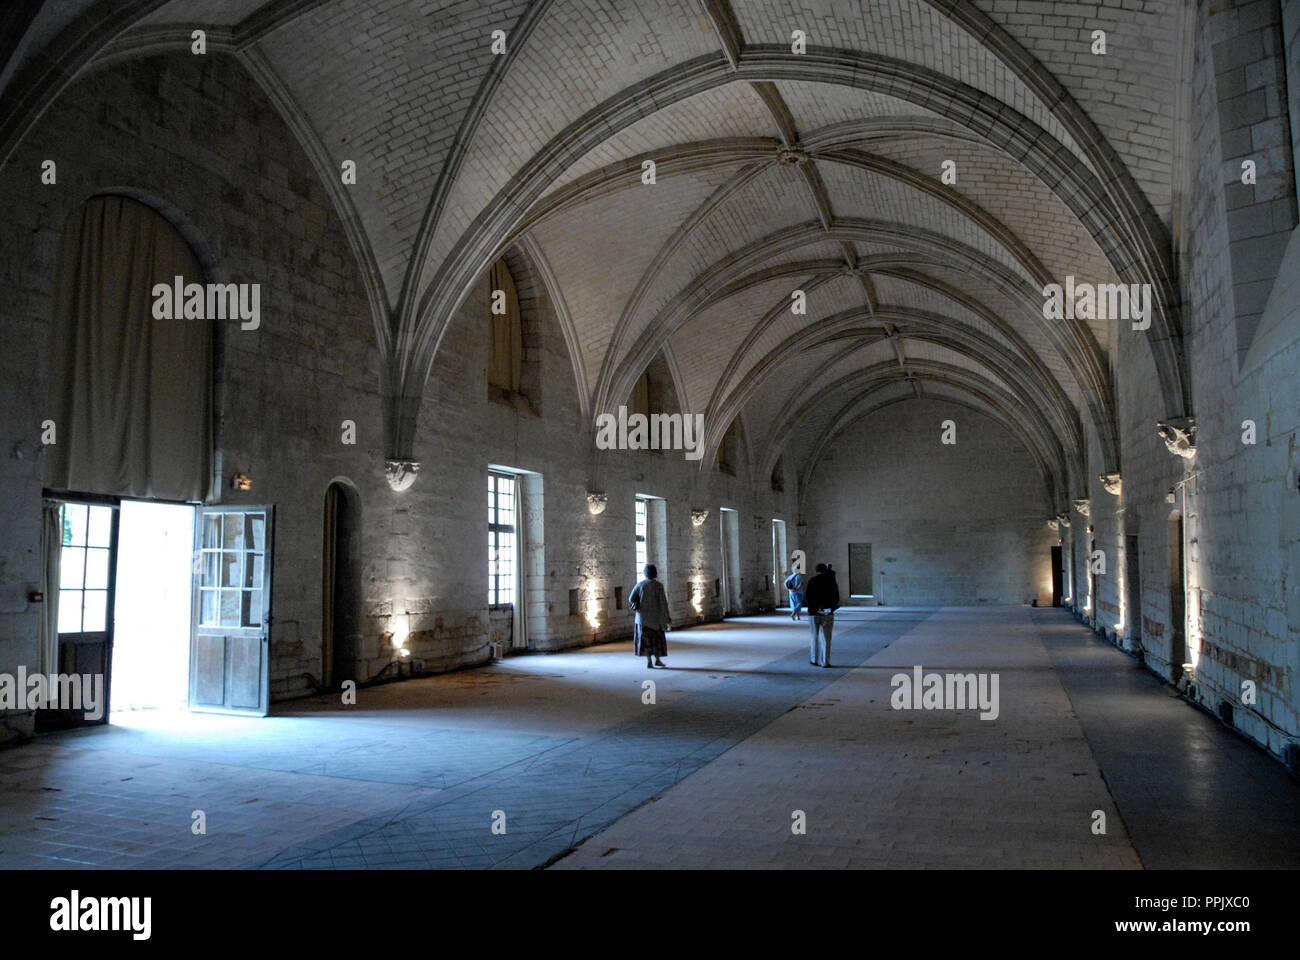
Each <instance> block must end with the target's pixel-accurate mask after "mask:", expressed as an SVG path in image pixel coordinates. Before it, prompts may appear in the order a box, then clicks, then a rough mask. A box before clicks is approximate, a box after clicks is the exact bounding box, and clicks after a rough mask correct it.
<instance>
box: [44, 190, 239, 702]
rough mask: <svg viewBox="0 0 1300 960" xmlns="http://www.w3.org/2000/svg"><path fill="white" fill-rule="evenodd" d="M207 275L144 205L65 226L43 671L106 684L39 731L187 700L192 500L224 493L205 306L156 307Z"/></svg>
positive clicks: (53, 386)
mask: <svg viewBox="0 0 1300 960" xmlns="http://www.w3.org/2000/svg"><path fill="white" fill-rule="evenodd" d="M206 279H207V276H206V271H205V269H204V267H203V265H202V262H201V260H200V258H199V256H198V254H197V253H196V252H195V250H194V248H193V246H192V245H191V243H190V241H189V240H187V239H186V237H185V236H184V235H183V234H182V233H181V231H180V229H178V227H177V226H176V225H174V224H173V223H172V221H171V220H170V219H169V218H168V217H166V216H164V215H163V214H162V213H160V212H159V211H158V210H156V209H155V208H154V207H153V206H151V205H150V204H148V203H145V202H142V201H141V200H138V199H134V198H132V197H128V196H122V195H118V194H116V193H105V194H98V195H95V196H92V197H91V198H90V199H88V200H87V201H86V202H85V203H83V204H82V205H81V206H80V207H79V208H77V210H76V211H74V212H73V213H72V215H71V216H70V217H69V218H68V220H67V222H66V223H65V225H64V228H63V232H62V234H61V237H60V241H59V247H58V257H57V260H56V263H55V278H54V284H53V289H54V301H53V307H52V315H51V322H50V342H49V364H50V367H49V382H48V393H47V397H46V409H47V411H48V412H49V420H48V421H47V427H48V429H49V430H50V431H51V442H50V443H49V445H48V446H47V447H45V458H46V459H45V477H44V487H45V489H44V497H45V504H44V509H43V517H42V519H43V536H42V552H43V563H42V566H43V572H44V584H45V591H44V592H45V594H46V597H47V600H46V606H45V610H44V613H45V615H44V617H43V618H42V626H41V638H40V646H39V650H38V666H39V668H40V670H41V671H42V672H46V673H53V672H57V673H60V674H63V673H69V674H75V675H77V676H80V677H83V678H89V679H90V680H93V682H94V683H95V684H101V681H102V694H101V695H100V696H98V697H97V698H96V699H97V700H98V701H99V702H98V703H97V704H96V706H95V709H94V710H93V711H90V712H86V711H81V713H82V714H83V719H79V718H78V717H77V716H76V714H77V713H78V711H77V710H72V711H63V710H60V711H57V712H55V713H53V714H52V715H51V716H49V717H45V716H44V715H42V716H41V717H39V718H38V722H40V723H41V724H42V726H45V725H50V726H56V727H57V726H62V725H65V724H67V723H80V722H99V723H103V722H107V720H108V702H109V701H111V703H112V706H113V709H114V710H116V711H118V713H119V715H124V714H123V711H125V710H144V709H157V708H168V709H170V708H181V707H184V706H185V705H186V702H187V688H188V686H189V682H188V678H189V675H190V671H191V665H192V664H191V661H192V657H193V652H192V649H191V644H190V641H191V627H192V619H193V616H192V615H193V603H194V596H195V594H194V593H193V589H192V588H193V582H192V580H191V573H192V572H193V573H195V574H197V573H198V572H199V571H198V569H197V566H198V559H197V554H196V552H195V551H196V547H195V543H194V524H195V508H194V506H193V504H195V503H198V502H202V501H205V500H207V499H208V498H209V496H210V495H211V492H212V482H213V462H214V458H213V431H212V421H213V416H212V412H213V376H212V371H213V364H214V351H215V337H214V328H213V324H212V323H211V322H210V318H209V317H207V316H206V315H204V314H203V312H202V311H200V312H199V313H198V315H195V316H177V315H173V314H171V313H170V311H165V310H164V311H160V310H159V305H158V294H157V287H158V286H160V285H161V286H164V287H166V288H167V289H169V290H171V289H174V287H173V285H174V284H175V283H177V282H180V283H182V284H183V285H184V284H190V285H198V286H199V287H200V288H202V287H203V285H204V281H206ZM55 436H57V440H54V439H53V437H55ZM231 594H232V596H233V595H234V591H233V590H232V591H231ZM261 649H262V648H261V646H260V645H258V646H257V647H256V650H257V652H258V656H260V655H261ZM254 673H255V674H256V671H254ZM259 682H260V675H259ZM259 689H260V686H259Z"/></svg>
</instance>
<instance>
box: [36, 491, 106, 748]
mask: <svg viewBox="0 0 1300 960" xmlns="http://www.w3.org/2000/svg"><path fill="white" fill-rule="evenodd" d="M59 526H60V529H61V536H60V538H59V545H58V546H57V548H56V549H58V550H59V551H60V556H59V565H58V569H59V583H58V584H57V587H56V588H57V589H58V604H59V611H58V612H59V621H58V633H59V639H58V666H57V672H58V673H59V674H62V675H64V676H71V675H75V676H77V677H78V678H79V679H78V681H77V683H78V689H79V690H81V691H82V692H81V703H80V704H79V705H78V704H64V705H63V709H48V710H38V711H37V713H36V729H37V730H39V731H42V732H43V731H47V730H61V729H64V728H67V727H80V726H89V725H93V724H101V723H108V691H109V687H110V682H109V681H110V679H111V678H110V670H111V668H112V664H113V599H114V594H115V591H114V579H115V576H116V572H117V506H116V505H115V504H112V503H110V502H108V501H106V500H105V501H103V502H93V503H90V502H71V501H69V502H65V503H63V505H62V507H61V508H60V512H59ZM47 599H48V598H47ZM88 685H89V686H90V687H91V689H95V690H98V691H99V702H98V703H96V704H95V705H94V709H85V708H86V707H87V706H88V705H89V701H88V699H87V698H88V693H87V690H86V688H87V686H88ZM24 692H25V691H24Z"/></svg>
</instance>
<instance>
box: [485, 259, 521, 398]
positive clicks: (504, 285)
mask: <svg viewBox="0 0 1300 960" xmlns="http://www.w3.org/2000/svg"><path fill="white" fill-rule="evenodd" d="M488 296H489V309H488V316H489V317H490V323H491V328H490V329H491V338H490V339H491V345H490V347H489V349H488V390H489V391H490V392H491V391H492V389H493V388H495V389H496V390H497V391H500V392H501V394H502V395H503V396H500V397H498V399H504V400H507V401H510V402H513V400H514V398H515V397H516V396H518V395H519V393H520V387H521V385H522V383H523V372H524V330H523V320H522V318H521V316H520V313H519V297H518V294H517V293H516V292H515V281H514V278H513V277H511V276H510V270H509V269H508V268H507V267H506V262H505V261H504V260H498V261H497V262H496V263H494V264H492V270H491V272H490V275H489V291H488Z"/></svg>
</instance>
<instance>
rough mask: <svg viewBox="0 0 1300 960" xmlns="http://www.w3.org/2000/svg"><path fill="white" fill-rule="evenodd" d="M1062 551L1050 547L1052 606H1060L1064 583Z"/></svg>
mask: <svg viewBox="0 0 1300 960" xmlns="http://www.w3.org/2000/svg"><path fill="white" fill-rule="evenodd" d="M1063 553H1064V551H1063V550H1062V549H1061V548H1060V546H1059V545H1058V546H1055V547H1052V606H1054V607H1059V606H1060V605H1061V591H1062V586H1063V584H1064V582H1065V566H1064V564H1065V561H1064V559H1063V556H1062V555H1063Z"/></svg>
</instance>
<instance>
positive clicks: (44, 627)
mask: <svg viewBox="0 0 1300 960" xmlns="http://www.w3.org/2000/svg"><path fill="white" fill-rule="evenodd" d="M62 551H63V505H62V504H60V503H59V502H57V501H55V500H44V501H42V503H41V593H42V594H43V595H44V603H42V604H41V622H40V644H39V646H38V647H37V650H36V670H37V672H38V673H44V674H50V673H58V672H59V558H60V556H61V554H62Z"/></svg>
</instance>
